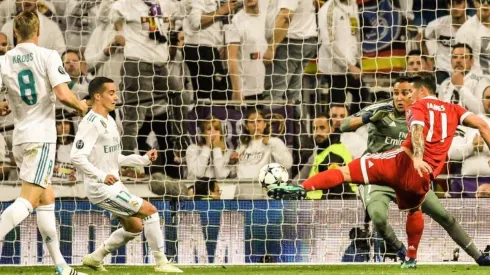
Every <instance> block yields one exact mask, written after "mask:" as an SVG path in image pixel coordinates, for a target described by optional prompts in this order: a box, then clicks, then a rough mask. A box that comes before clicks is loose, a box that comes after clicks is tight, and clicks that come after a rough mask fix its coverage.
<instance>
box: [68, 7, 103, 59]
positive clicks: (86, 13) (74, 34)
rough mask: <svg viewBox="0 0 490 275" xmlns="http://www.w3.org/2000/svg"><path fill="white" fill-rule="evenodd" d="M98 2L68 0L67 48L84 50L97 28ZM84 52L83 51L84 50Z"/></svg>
mask: <svg viewBox="0 0 490 275" xmlns="http://www.w3.org/2000/svg"><path fill="white" fill-rule="evenodd" d="M99 3H100V1H97V0H82V1H80V0H68V1H67V5H66V8H65V13H64V14H65V19H66V31H65V35H66V46H67V48H68V49H76V50H82V49H84V48H85V46H86V45H87V42H88V40H89V38H90V34H91V33H92V32H93V31H94V29H95V27H96V15H97V11H98V4H99ZM82 52H83V50H82Z"/></svg>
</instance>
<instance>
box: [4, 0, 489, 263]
mask: <svg viewBox="0 0 490 275" xmlns="http://www.w3.org/2000/svg"><path fill="white" fill-rule="evenodd" d="M35 2H37V7H38V10H39V14H40V15H39V16H40V22H41V30H40V38H39V44H40V46H43V47H46V48H50V49H53V50H56V51H58V52H59V53H60V55H62V54H63V56H62V59H63V62H64V66H65V70H66V72H67V73H68V74H69V75H70V77H71V80H72V82H71V83H70V85H69V86H70V88H71V89H72V91H73V92H74V93H76V94H77V96H79V97H80V98H83V97H85V96H87V95H88V83H89V82H90V81H91V80H92V79H93V78H95V77H97V76H106V77H109V78H112V79H113V80H114V81H115V82H116V84H117V85H118V87H119V90H120V91H119V98H120V103H119V105H118V106H119V108H117V110H116V111H115V112H114V113H113V114H111V115H112V116H113V117H114V118H115V120H116V122H117V124H118V127H119V130H120V132H121V134H122V147H123V150H124V151H123V153H124V154H131V153H138V154H143V153H145V152H146V151H148V150H149V149H151V148H156V149H157V150H158V152H159V160H158V162H157V163H155V164H154V165H152V166H151V168H150V169H148V168H144V167H123V168H122V170H121V176H122V179H123V180H124V182H125V184H126V186H127V188H128V189H129V191H130V192H131V193H132V194H134V195H138V196H140V197H142V198H145V199H150V201H151V202H152V203H153V204H155V206H156V207H157V208H158V210H159V213H160V215H161V217H162V229H163V233H164V235H165V246H166V252H167V255H169V257H171V258H174V259H175V261H176V262H177V263H186V264H190V263H196V262H197V263H202V264H206V263H245V262H246V263H250V262H315V263H329V262H340V261H341V260H342V258H343V257H344V256H346V255H347V256H352V255H351V254H355V255H356V260H355V261H357V259H360V258H363V257H365V256H366V255H368V256H369V260H370V261H379V260H380V256H379V255H378V254H379V251H380V250H383V249H384V243H383V242H382V241H381V240H380V239H379V236H378V235H376V233H375V230H374V229H373V228H372V227H371V229H370V231H371V233H372V234H374V235H376V238H374V239H370V240H372V242H369V241H366V240H365V239H364V238H363V237H356V235H355V234H354V236H353V238H354V241H357V245H360V246H363V245H364V244H366V245H367V243H369V245H368V248H367V249H364V250H363V249H362V248H358V249H354V250H352V249H351V250H349V249H348V247H349V245H350V244H351V242H352V240H351V239H350V236H349V234H350V232H351V231H352V230H355V229H356V228H359V230H361V229H363V228H364V219H365V218H364V217H365V213H364V212H365V211H364V207H363V204H362V202H361V200H360V198H359V196H358V195H356V194H355V191H356V187H355V186H353V185H349V184H345V185H343V188H340V189H338V188H337V189H334V190H330V191H329V192H324V193H323V194H319V195H318V196H317V199H319V200H318V201H306V202H296V201H285V202H282V201H272V200H268V198H267V195H266V191H264V189H263V188H262V186H261V185H260V184H259V183H258V181H257V176H258V172H259V170H260V168H261V167H263V166H264V165H266V164H268V163H271V162H276V163H280V164H281V165H283V166H284V167H286V168H287V169H288V170H289V173H290V178H291V179H293V180H291V182H292V183H293V184H299V183H301V182H302V181H303V180H305V179H306V178H308V177H309V176H310V174H311V173H312V172H311V171H312V169H317V171H323V170H326V169H328V168H332V167H335V165H337V163H340V164H343V163H344V162H347V160H346V159H345V158H344V157H343V155H340V156H339V155H338V154H337V155H335V156H332V155H331V156H330V157H328V159H329V161H326V162H325V161H320V162H319V163H316V162H315V161H317V160H316V159H315V156H318V155H319V152H318V151H317V150H316V149H315V146H318V145H320V146H321V145H325V141H326V140H328V138H327V137H328V136H329V135H330V139H329V141H328V142H330V143H342V144H344V145H345V146H346V149H345V152H346V153H347V154H348V155H350V156H349V158H352V159H354V158H357V157H360V156H361V155H362V154H363V153H364V151H365V150H366V146H367V139H368V137H370V136H369V135H371V134H372V133H371V132H370V133H369V134H368V132H367V129H366V127H361V128H359V130H357V131H354V132H351V133H342V134H340V133H339V131H340V130H339V129H340V127H341V124H342V121H343V119H344V118H345V117H347V116H349V114H354V113H357V112H358V111H360V110H361V109H362V108H364V107H367V106H370V105H372V104H373V103H378V102H380V101H382V100H386V99H389V98H391V91H392V87H391V85H392V84H393V82H394V80H395V79H396V78H397V77H398V76H401V75H403V74H405V73H406V72H408V73H411V72H414V71H433V72H435V74H436V77H437V81H438V83H439V84H440V86H439V96H440V98H441V99H443V100H451V101H457V102H459V103H460V104H461V105H463V106H464V107H466V108H468V109H470V110H472V111H474V112H477V113H482V114H488V113H490V109H489V107H487V105H488V103H486V101H483V103H482V100H481V99H482V95H483V94H484V91H485V89H486V87H488V86H489V85H490V82H488V81H489V80H488V79H487V78H486V76H485V74H486V73H488V71H489V68H490V62H489V59H488V54H489V47H488V46H489V45H488V44H489V41H490V38H489V37H490V27H488V26H489V25H488V24H490V14H489V13H490V2H488V1H484V0H481V1H479V0H477V1H469V2H468V3H466V1H465V0H461V1H458V0H452V1H450V0H447V1H442V0H439V1H422V0H413V1H405V0H357V1H354V0H328V1H316V0H271V1H269V0H241V1H237V2H235V1H228V0H116V1H112V0H38V1H34V0H32V1H28V0H23V1H15V0H3V1H1V2H0V31H1V32H3V33H4V35H0V52H1V53H2V54H4V52H5V51H6V50H8V47H12V46H13V45H14V44H15V43H16V41H15V39H14V36H13V30H12V18H13V16H15V15H16V14H17V12H18V11H19V10H21V9H36V3H35ZM470 2H471V3H470ZM480 2H481V4H480ZM448 5H449V6H448ZM475 5H476V8H475ZM451 7H452V10H451V13H449V12H448V11H449V9H451ZM230 10H233V11H232V14H234V15H230ZM475 13H476V14H477V15H478V16H477V17H473V18H470V17H469V16H470V15H473V14H475ZM464 14H468V17H465V16H464ZM451 16H452V17H451ZM436 18H437V21H434V20H435V19H436ZM478 18H480V19H478ZM479 20H481V22H484V23H485V24H481V23H480V21H479ZM430 22H436V23H431V24H429V23H430ZM465 22H466V23H465ZM428 24H429V25H428ZM462 24H464V25H463V26H460V25H462ZM458 30H461V31H458ZM459 42H461V43H466V44H468V45H469V46H470V47H471V48H472V53H473V55H472V58H473V59H472V60H471V62H466V60H468V59H469V58H470V56H471V55H469V54H468V52H465V51H468V49H467V48H464V47H463V48H462V49H461V47H460V48H458V49H459V50H458V52H457V53H454V52H452V51H453V49H452V48H451V46H452V45H455V44H456V43H459ZM7 44H8V45H7ZM460 50H462V51H460ZM470 65H472V68H470V67H469V66H470ZM483 96H486V93H485V95H483ZM488 97H490V94H489V95H488ZM57 107H58V108H61V107H62V106H61V104H59V103H58V105H57ZM69 111H70V110H67V109H65V111H64V112H62V111H61V109H60V110H59V111H58V115H59V116H58V118H59V119H60V120H59V122H58V125H57V130H58V134H59V139H58V146H57V148H58V151H57V163H56V166H55V169H54V178H53V187H54V191H55V194H56V196H57V198H58V199H57V200H56V207H57V208H56V209H57V212H56V213H57V220H58V223H59V235H60V247H61V251H62V253H63V255H64V256H65V257H66V259H67V261H68V262H70V263H74V264H78V263H80V261H81V258H82V257H83V256H84V255H85V254H86V253H89V252H92V251H93V250H94V249H95V248H96V247H97V246H99V245H100V244H101V242H102V241H103V240H104V239H106V238H107V237H108V236H109V234H110V233H111V232H112V231H114V230H115V229H116V228H117V224H116V223H115V222H111V220H110V219H109V216H108V215H107V213H105V212H104V211H103V210H102V209H100V208H98V207H96V206H94V205H91V204H90V203H89V202H88V200H87V198H86V193H85V189H84V186H83V183H82V182H79V181H77V174H76V171H75V168H74V166H73V165H72V164H71V163H70V158H69V154H70V150H71V146H72V144H73V142H74V139H73V135H74V134H75V133H76V130H77V125H78V123H79V121H80V118H78V117H73V116H71V115H68V113H69ZM258 111H260V113H259V112H258ZM63 117H65V118H66V119H65V120H63ZM315 118H319V120H314V119H315ZM322 118H323V120H322ZM2 122H3V123H2V125H3V126H4V128H5V131H4V132H3V138H1V139H0V149H2V150H0V161H2V163H3V170H2V171H3V182H2V183H1V185H0V190H1V192H0V202H1V203H0V205H1V206H2V207H0V210H2V211H3V210H5V208H6V207H7V206H8V205H10V202H11V201H13V200H14V199H15V198H17V197H18V195H19V193H20V182H19V180H18V173H17V171H16V167H15V164H14V162H13V161H11V159H12V154H11V151H12V129H13V127H14V126H13V118H12V117H11V116H7V117H6V118H5V119H4V120H2ZM387 123H390V122H387ZM313 129H314V130H313ZM460 134H461V135H460V136H459V137H458V138H455V141H454V142H455V145H454V147H453V148H452V150H451V151H450V158H451V161H449V162H448V165H447V169H446V170H447V171H444V173H443V176H441V177H440V179H438V180H436V181H435V182H434V184H433V187H434V190H435V191H436V193H437V194H438V195H440V197H441V198H443V199H442V200H443V205H446V206H448V210H449V212H450V213H451V214H453V215H454V216H455V218H456V219H457V220H458V221H460V222H461V223H462V225H463V227H464V228H465V229H466V230H468V233H469V235H470V236H471V237H473V238H474V240H475V243H476V245H477V246H478V247H479V248H480V249H482V250H483V249H484V248H485V246H486V245H487V244H489V241H490V240H489V238H488V237H486V236H487V235H488V234H485V232H487V231H488V226H487V224H488V223H487V222H486V220H485V219H486V218H487V217H488V216H489V214H488V213H487V212H488V211H487V209H489V207H488V206H489V202H488V201H487V200H485V199H481V198H475V196H476V194H477V191H478V190H479V191H482V192H481V193H480V197H481V196H484V195H486V194H485V192H484V191H485V188H486V185H485V184H486V183H487V182H488V181H487V179H488V178H485V176H489V175H490V170H489V168H488V167H486V166H485V165H486V163H487V161H486V157H487V155H488V148H487V147H486V146H485V145H483V142H482V141H480V139H479V138H478V137H475V136H476V133H473V132H471V131H466V132H464V131H462V132H461V133H460ZM404 137H406V132H405V133H403V134H400V135H398V136H397V137H395V138H394V139H390V140H392V141H387V143H390V144H392V145H394V144H396V145H400V143H401V141H403V139H404ZM387 140H388V139H387ZM330 143H329V144H330ZM338 158H340V160H339V159H338ZM313 164H315V165H316V166H315V165H313ZM198 178H199V179H200V180H197V179H198ZM215 178H216V179H217V180H216V181H214V180H210V179H215ZM210 182H212V184H209V183H210ZM215 183H216V184H215ZM444 197H446V198H445V199H444ZM326 198H328V200H321V199H326ZM219 199H221V200H219ZM34 215H35V214H33V215H32V216H31V217H29V218H28V219H27V220H26V221H24V222H23V223H22V224H21V225H20V226H19V227H17V228H16V229H15V230H13V231H12V232H11V233H9V234H8V235H7V236H6V238H5V241H4V242H3V243H0V251H1V254H0V256H1V257H0V264H52V262H51V259H50V258H49V256H48V254H47V250H46V247H45V246H43V245H42V242H41V241H42V240H41V237H40V234H39V233H38V232H37V231H36V230H35V229H34V228H35V226H36V219H35V217H34ZM425 218H426V227H425V231H424V235H423V238H422V242H421V248H420V252H419V255H420V256H419V260H420V261H445V260H453V257H454V254H455V253H454V251H455V249H456V248H457V245H456V244H455V243H454V242H453V241H452V240H451V239H450V238H449V237H448V235H447V234H446V233H445V231H444V230H443V229H442V227H440V226H439V225H437V224H436V223H435V222H434V221H432V220H430V219H429V217H427V216H426V217H425ZM389 221H390V223H391V224H392V225H393V227H394V229H395V232H396V234H397V235H398V236H399V238H400V239H401V240H403V242H404V243H406V240H405V233H404V231H405V229H404V228H405V214H403V213H401V214H400V213H399V212H398V211H397V210H396V205H394V204H392V205H391V206H390V210H389ZM359 232H360V231H359ZM364 233H365V232H364ZM364 233H363V234H364ZM366 236H367V237H369V236H370V235H366ZM380 247H383V249H381V248H380ZM148 250H149V248H148V245H147V242H146V239H145V237H144V236H143V235H142V236H141V237H138V238H137V239H136V240H134V241H132V242H131V243H130V244H128V245H127V246H126V247H123V248H121V249H119V250H117V251H115V252H114V253H113V254H112V258H111V257H107V258H106V263H128V264H130V263H131V264H133V263H136V264H139V263H152V262H153V261H154V260H153V259H152V257H150V256H148V255H149V254H148ZM346 250H347V251H348V252H346ZM377 253H378V254H377ZM460 254H461V256H460V257H459V261H471V258H470V257H468V256H467V255H466V254H465V253H464V252H463V251H461V252H460Z"/></svg>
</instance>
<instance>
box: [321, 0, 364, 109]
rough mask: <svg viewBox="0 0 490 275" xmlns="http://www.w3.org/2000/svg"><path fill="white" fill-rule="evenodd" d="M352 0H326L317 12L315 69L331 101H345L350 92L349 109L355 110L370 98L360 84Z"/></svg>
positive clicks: (356, 11) (358, 43) (356, 28)
mask: <svg viewBox="0 0 490 275" xmlns="http://www.w3.org/2000/svg"><path fill="white" fill-rule="evenodd" d="M358 12H359V11H358V8H357V4H356V2H355V1H348V0H334V1H328V2H327V3H326V4H325V5H323V7H322V8H321V9H320V11H319V12H318V23H319V30H320V50H319V53H318V69H319V70H320V72H321V73H322V74H323V75H324V76H323V80H322V82H326V83H327V84H328V87H329V94H330V95H329V96H330V101H329V102H331V103H342V104H345V101H346V95H347V93H350V94H351V95H352V104H351V107H350V111H351V112H353V113H356V112H358V111H359V110H360V109H361V108H362V106H363V105H364V104H363V103H366V102H367V101H368V99H369V91H368V90H367V89H363V88H361V87H362V86H363V84H362V81H361V68H360V67H359V65H358V64H359V61H360V57H361V43H360V31H359V19H358V17H359V14H358Z"/></svg>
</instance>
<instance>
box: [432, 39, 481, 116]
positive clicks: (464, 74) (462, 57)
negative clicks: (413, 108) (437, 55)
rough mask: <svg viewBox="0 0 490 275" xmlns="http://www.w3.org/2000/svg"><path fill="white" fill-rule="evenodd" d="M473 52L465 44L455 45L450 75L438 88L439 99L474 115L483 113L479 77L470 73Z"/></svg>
mask: <svg viewBox="0 0 490 275" xmlns="http://www.w3.org/2000/svg"><path fill="white" fill-rule="evenodd" d="M472 64H473V50H472V49H471V47H470V46H468V45H467V44H456V45H454V46H453V51H452V54H451V67H452V75H451V78H450V79H446V80H445V81H444V82H442V84H441V85H440V86H439V99H440V100H443V101H447V102H451V103H455V104H460V105H461V106H463V107H465V108H466V109H468V110H470V111H471V112H473V113H475V114H479V113H481V112H482V111H483V106H482V104H481V98H482V94H483V89H482V87H480V86H481V85H479V84H480V80H481V79H482V77H481V76H479V75H477V74H475V73H474V72H471V66H472Z"/></svg>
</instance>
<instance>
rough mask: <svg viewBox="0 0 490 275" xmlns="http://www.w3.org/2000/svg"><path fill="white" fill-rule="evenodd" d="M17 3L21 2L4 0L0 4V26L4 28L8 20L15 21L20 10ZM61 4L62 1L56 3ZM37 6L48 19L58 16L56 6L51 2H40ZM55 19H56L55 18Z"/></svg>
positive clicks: (43, 0) (49, 0)
mask: <svg viewBox="0 0 490 275" xmlns="http://www.w3.org/2000/svg"><path fill="white" fill-rule="evenodd" d="M16 2H21V0H4V1H1V3H0V26H3V25H4V24H5V23H6V22H7V21H8V20H11V19H13V17H14V16H15V15H16V14H17V12H18V10H17V7H18V6H16V5H15V3H16ZM55 2H60V1H55ZM37 6H38V9H39V12H41V13H42V14H44V15H45V16H46V17H48V18H52V17H53V16H56V13H57V9H56V4H55V3H52V1H51V0H38V1H37ZM53 19H54V18H53Z"/></svg>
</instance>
